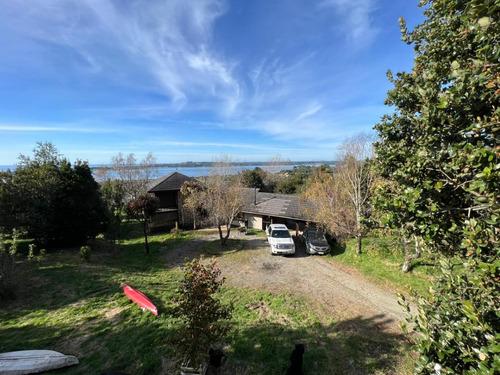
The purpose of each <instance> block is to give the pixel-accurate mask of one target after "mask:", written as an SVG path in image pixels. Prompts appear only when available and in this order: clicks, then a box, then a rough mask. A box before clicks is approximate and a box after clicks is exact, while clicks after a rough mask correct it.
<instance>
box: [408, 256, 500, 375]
mask: <svg viewBox="0 0 500 375" xmlns="http://www.w3.org/2000/svg"><path fill="white" fill-rule="evenodd" d="M456 267H457V265H452V263H451V262H450V261H448V260H442V261H441V271H442V275H441V277H440V278H439V279H438V280H437V281H436V282H435V283H434V285H433V288H431V289H430V295H429V297H427V298H423V297H422V296H420V295H419V294H418V293H416V292H414V291H412V297H413V299H415V300H418V304H419V314H418V316H412V317H411V318H409V319H407V321H408V322H409V323H410V324H411V325H412V326H413V327H414V328H413V330H414V331H416V332H417V333H418V335H417V336H416V345H415V349H416V350H417V351H418V352H419V354H420V356H419V358H418V362H417V366H416V371H417V373H419V374H435V373H439V372H438V371H436V369H440V371H441V372H440V373H441V374H470V375H473V374H474V375H475V374H482V375H487V374H498V373H500V355H499V353H500V310H499V307H500V260H498V259H496V260H494V261H492V262H491V263H480V262H476V261H471V262H469V263H466V264H465V268H464V269H463V271H462V270H461V271H460V272H457V271H456V269H454V268H456ZM400 299H401V300H402V303H403V305H406V307H407V311H408V312H410V310H409V307H408V305H407V303H406V301H405V300H404V297H402V296H400ZM403 328H404V329H405V330H406V326H405V325H403ZM406 331H407V330H406Z"/></svg>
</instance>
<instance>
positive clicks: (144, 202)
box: [127, 194, 160, 255]
mask: <svg viewBox="0 0 500 375" xmlns="http://www.w3.org/2000/svg"><path fill="white" fill-rule="evenodd" d="M159 206H160V199H159V198H158V197H156V196H154V195H152V194H144V195H140V196H138V197H137V198H135V199H132V200H131V201H130V202H129V203H128V205H127V215H128V216H129V217H131V218H133V219H135V220H137V221H139V223H140V224H141V227H142V232H143V234H144V246H145V249H146V255H149V244H148V232H149V223H150V222H151V216H153V214H154V213H155V212H156V210H157V209H158V207H159Z"/></svg>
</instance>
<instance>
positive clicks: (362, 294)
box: [166, 233, 405, 333]
mask: <svg viewBox="0 0 500 375" xmlns="http://www.w3.org/2000/svg"><path fill="white" fill-rule="evenodd" d="M231 237H232V238H236V239H240V240H244V241H245V242H244V247H243V250H242V251H239V252H237V253H233V254H226V255H223V256H220V257H219V258H218V261H219V266H220V268H221V269H222V272H223V276H225V277H226V279H227V283H228V284H230V285H234V286H236V287H239V288H250V289H259V290H265V291H269V292H273V293H289V294H291V295H295V296H300V297H305V298H307V299H308V300H309V301H310V303H311V304H312V305H314V306H315V307H316V309H317V310H318V311H323V312H324V313H326V314H328V315H333V316H335V317H337V318H339V319H349V318H352V317H362V318H366V319H370V320H371V321H372V322H373V323H374V324H375V325H376V326H377V327H378V328H379V329H381V330H384V331H392V332H398V333H401V331H400V328H399V325H398V322H399V321H400V320H403V319H404V317H405V316H404V312H403V310H402V308H401V306H399V305H398V303H397V296H396V294H395V293H392V292H389V291H387V290H384V289H382V288H380V287H378V286H376V285H373V284H371V283H370V282H368V281H366V280H364V279H363V277H362V276H361V275H359V274H358V273H356V272H355V271H353V270H349V269H346V268H345V267H342V266H339V265H338V264H335V263H334V262H332V261H330V260H329V259H328V258H327V257H323V256H310V255H308V254H306V253H305V249H304V246H303V245H302V244H301V243H300V242H299V243H297V241H296V253H295V255H293V256H276V255H271V254H270V252H269V245H268V243H267V239H266V238H265V237H261V236H256V235H241V234H238V233H234V234H232V236H231ZM217 238H218V237H217V235H207V236H202V237H198V238H196V239H194V240H191V241H186V242H184V243H183V244H181V245H180V246H179V247H178V248H175V249H174V251H172V252H169V253H168V255H167V259H166V260H167V262H169V263H170V264H171V265H174V266H175V265H181V264H183V263H184V259H185V258H186V257H189V258H193V257H197V256H199V254H200V250H199V249H200V248H201V247H202V243H203V242H204V241H207V240H211V241H213V240H214V239H217Z"/></svg>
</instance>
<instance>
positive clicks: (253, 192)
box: [240, 188, 313, 230]
mask: <svg viewBox="0 0 500 375" xmlns="http://www.w3.org/2000/svg"><path fill="white" fill-rule="evenodd" d="M243 190H244V193H243V194H244V198H245V205H244V206H243V208H242V209H241V215H240V217H241V218H242V219H243V220H244V221H245V225H246V226H247V227H248V228H256V229H262V230H265V229H266V227H267V226H268V225H269V224H285V225H286V226H287V227H288V228H289V229H295V230H303V229H304V226H305V224H306V223H307V222H312V221H313V219H312V210H313V206H312V204H311V203H310V202H307V201H305V200H303V199H302V198H301V197H300V196H298V195H287V194H275V193H264V192H260V191H258V190H257V189H251V188H245V189H243Z"/></svg>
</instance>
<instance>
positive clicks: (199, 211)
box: [181, 180, 205, 230]
mask: <svg viewBox="0 0 500 375" xmlns="http://www.w3.org/2000/svg"><path fill="white" fill-rule="evenodd" d="M204 190H205V188H204V186H203V185H202V184H201V183H200V182H198V181H195V180H189V181H186V182H184V184H183V185H182V186H181V194H182V197H183V199H184V203H183V204H182V207H183V208H186V209H188V210H189V211H190V212H191V215H192V219H193V229H194V230H196V226H197V225H196V224H197V222H199V221H200V220H201V218H202V216H203V214H204V199H205V196H204Z"/></svg>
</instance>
